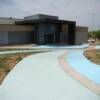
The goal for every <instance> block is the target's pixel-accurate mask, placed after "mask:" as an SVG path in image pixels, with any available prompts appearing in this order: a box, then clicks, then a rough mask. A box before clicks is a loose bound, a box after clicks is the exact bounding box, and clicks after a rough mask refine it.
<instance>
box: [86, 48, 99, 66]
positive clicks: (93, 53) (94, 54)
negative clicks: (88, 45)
mask: <svg viewBox="0 0 100 100" xmlns="http://www.w3.org/2000/svg"><path fill="white" fill-rule="evenodd" d="M84 55H85V56H86V57H87V58H88V59H89V60H90V61H91V62H93V63H95V64H99V65H100V49H98V50H96V49H92V50H86V51H85V53H84Z"/></svg>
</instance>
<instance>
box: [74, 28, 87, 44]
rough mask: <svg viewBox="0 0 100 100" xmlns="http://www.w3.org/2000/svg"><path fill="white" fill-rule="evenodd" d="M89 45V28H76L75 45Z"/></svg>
mask: <svg viewBox="0 0 100 100" xmlns="http://www.w3.org/2000/svg"><path fill="white" fill-rule="evenodd" d="M83 43H88V27H79V26H78V27H76V35H75V44H76V45H80V44H83Z"/></svg>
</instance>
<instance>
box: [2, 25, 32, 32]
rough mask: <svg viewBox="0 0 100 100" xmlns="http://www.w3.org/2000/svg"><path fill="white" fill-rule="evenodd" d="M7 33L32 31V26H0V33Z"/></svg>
mask: <svg viewBox="0 0 100 100" xmlns="http://www.w3.org/2000/svg"><path fill="white" fill-rule="evenodd" d="M6 31H7V32H8V31H16V32H17V31H24V32H25V31H34V26H31V25H29V26H28V25H27V26H26V25H6V24H5V25H4V24H0V32H6Z"/></svg>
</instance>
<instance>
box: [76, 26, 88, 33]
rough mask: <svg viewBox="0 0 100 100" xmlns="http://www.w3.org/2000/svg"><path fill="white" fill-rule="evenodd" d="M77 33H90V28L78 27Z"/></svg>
mask: <svg viewBox="0 0 100 100" xmlns="http://www.w3.org/2000/svg"><path fill="white" fill-rule="evenodd" d="M76 32H88V27H80V26H77V27H76Z"/></svg>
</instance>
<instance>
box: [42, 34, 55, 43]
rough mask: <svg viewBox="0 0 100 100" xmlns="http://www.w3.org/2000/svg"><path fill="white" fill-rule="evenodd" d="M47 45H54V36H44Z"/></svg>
mask: <svg viewBox="0 0 100 100" xmlns="http://www.w3.org/2000/svg"><path fill="white" fill-rule="evenodd" d="M44 40H45V44H54V42H55V39H54V34H45V35H44Z"/></svg>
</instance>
